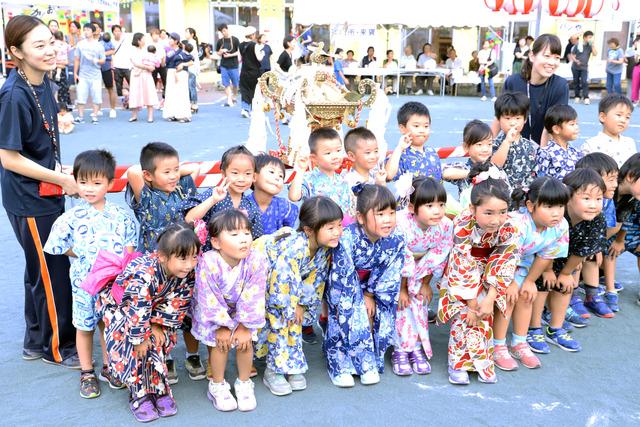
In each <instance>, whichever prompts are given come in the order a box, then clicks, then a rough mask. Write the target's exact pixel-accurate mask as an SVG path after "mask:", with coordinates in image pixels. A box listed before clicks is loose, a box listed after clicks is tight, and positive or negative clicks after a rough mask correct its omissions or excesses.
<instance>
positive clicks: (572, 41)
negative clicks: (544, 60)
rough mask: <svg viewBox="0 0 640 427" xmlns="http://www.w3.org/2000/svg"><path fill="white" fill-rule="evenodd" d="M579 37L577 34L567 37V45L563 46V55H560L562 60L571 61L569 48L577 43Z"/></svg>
mask: <svg viewBox="0 0 640 427" xmlns="http://www.w3.org/2000/svg"><path fill="white" fill-rule="evenodd" d="M579 39H580V38H579V37H578V35H577V34H574V35H572V36H571V37H569V40H568V41H567V45H566V46H565V47H564V55H562V60H563V61H564V62H566V63H567V64H568V63H570V62H571V50H572V49H573V47H574V46H575V45H577V44H578V40H579Z"/></svg>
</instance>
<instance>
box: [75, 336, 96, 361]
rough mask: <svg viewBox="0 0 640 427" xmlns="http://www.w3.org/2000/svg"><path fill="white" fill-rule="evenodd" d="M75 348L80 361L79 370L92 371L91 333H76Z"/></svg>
mask: <svg viewBox="0 0 640 427" xmlns="http://www.w3.org/2000/svg"><path fill="white" fill-rule="evenodd" d="M76 348H77V350H78V358H79V359H80V368H81V369H82V370H83V371H90V370H92V369H93V361H92V354H91V353H92V352H93V331H80V330H77V331H76Z"/></svg>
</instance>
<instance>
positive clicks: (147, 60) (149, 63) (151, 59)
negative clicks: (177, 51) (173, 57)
mask: <svg viewBox="0 0 640 427" xmlns="http://www.w3.org/2000/svg"><path fill="white" fill-rule="evenodd" d="M142 65H144V66H145V67H153V68H158V67H160V59H159V58H158V56H157V55H156V47H155V46H154V45H152V44H150V45H149V46H147V55H144V56H143V57H142Z"/></svg>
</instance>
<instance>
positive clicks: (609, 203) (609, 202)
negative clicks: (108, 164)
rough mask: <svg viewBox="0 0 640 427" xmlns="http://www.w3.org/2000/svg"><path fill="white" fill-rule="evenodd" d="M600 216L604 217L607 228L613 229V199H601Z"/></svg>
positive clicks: (614, 217)
mask: <svg viewBox="0 0 640 427" xmlns="http://www.w3.org/2000/svg"><path fill="white" fill-rule="evenodd" d="M602 215H604V219H605V221H606V223H607V228H613V227H615V226H616V225H617V220H616V202H614V201H613V199H606V198H603V199H602Z"/></svg>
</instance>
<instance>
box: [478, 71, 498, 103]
mask: <svg viewBox="0 0 640 427" xmlns="http://www.w3.org/2000/svg"><path fill="white" fill-rule="evenodd" d="M486 77H487V76H486V75H485V74H484V73H483V74H480V91H481V93H482V96H487V88H485V87H484V79H485V78H486ZM488 80H489V93H490V94H491V97H492V98H494V97H495V96H496V87H495V86H494V85H493V77H490V78H489V79H488Z"/></svg>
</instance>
